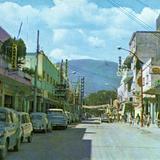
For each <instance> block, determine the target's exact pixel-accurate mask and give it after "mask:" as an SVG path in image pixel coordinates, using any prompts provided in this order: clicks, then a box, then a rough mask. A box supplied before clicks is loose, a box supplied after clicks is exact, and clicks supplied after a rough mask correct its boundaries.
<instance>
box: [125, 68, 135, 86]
mask: <svg viewBox="0 0 160 160" xmlns="http://www.w3.org/2000/svg"><path fill="white" fill-rule="evenodd" d="M132 78H133V71H131V70H126V71H125V72H124V75H123V82H124V83H127V82H128V81H130V80H131V79H132Z"/></svg>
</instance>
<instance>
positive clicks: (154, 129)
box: [135, 124, 160, 135]
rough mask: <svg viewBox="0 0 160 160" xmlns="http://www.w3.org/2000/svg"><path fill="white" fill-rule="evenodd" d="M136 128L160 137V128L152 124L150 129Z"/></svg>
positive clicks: (145, 127)
mask: <svg viewBox="0 0 160 160" xmlns="http://www.w3.org/2000/svg"><path fill="white" fill-rule="evenodd" d="M135 127H137V128H139V129H140V130H143V131H148V132H150V133H152V134H156V135H160V128H158V126H157V125H156V124H151V125H150V126H149V127H147V126H144V127H138V126H135Z"/></svg>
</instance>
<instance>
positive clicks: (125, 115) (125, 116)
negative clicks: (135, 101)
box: [124, 113, 128, 123]
mask: <svg viewBox="0 0 160 160" xmlns="http://www.w3.org/2000/svg"><path fill="white" fill-rule="evenodd" d="M127 118H128V117H127V114H126V113H125V114H124V122H125V123H126V122H127Z"/></svg>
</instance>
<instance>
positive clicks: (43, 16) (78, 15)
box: [0, 0, 160, 61]
mask: <svg viewBox="0 0 160 160" xmlns="http://www.w3.org/2000/svg"><path fill="white" fill-rule="evenodd" d="M53 3H54V5H53V6H52V7H46V6H45V7H44V8H40V9H37V8H34V7H32V6H30V5H24V6H20V5H18V4H16V3H12V2H4V3H0V8H1V10H0V21H1V25H2V27H4V28H5V29H6V30H7V31H8V32H9V33H11V34H12V35H13V36H14V35H17V33H18V28H19V25H20V22H21V21H23V26H22V32H21V37H22V38H23V39H24V40H25V42H26V43H27V48H28V50H29V51H35V50H36V49H35V48H36V31H37V29H39V30H40V44H41V46H43V49H44V51H45V52H46V53H48V55H49V56H51V57H53V58H56V59H62V58H68V59H76V58H92V59H93V58H97V59H112V60H114V61H116V59H117V57H118V56H119V55H118V54H119V53H117V51H116V49H115V47H116V46H117V45H123V46H125V47H127V45H128V41H129V39H130V37H131V35H132V33H133V32H135V31H136V30H145V29H144V28H143V27H142V26H140V25H139V24H137V23H136V22H134V21H133V20H131V19H130V18H129V17H128V16H127V15H125V14H124V13H122V12H121V10H120V9H119V8H116V7H112V8H101V7H99V6H97V4H95V3H93V2H88V1H87V0H53ZM124 9H125V10H127V11H128V12H129V13H132V14H134V15H135V16H137V17H138V18H140V19H141V20H142V21H144V22H145V23H147V24H148V25H150V26H151V27H153V28H155V27H154V26H155V19H156V18H157V16H158V13H160V10H154V9H151V8H144V9H143V10H141V12H139V13H136V12H135V11H133V10H132V9H131V8H124ZM4 17H5V18H4ZM126 54H127V53H126Z"/></svg>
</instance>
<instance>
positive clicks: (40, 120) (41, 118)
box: [30, 112, 50, 133]
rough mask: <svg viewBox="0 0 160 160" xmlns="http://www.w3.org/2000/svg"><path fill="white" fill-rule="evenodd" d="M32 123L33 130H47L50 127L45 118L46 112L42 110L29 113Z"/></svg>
mask: <svg viewBox="0 0 160 160" xmlns="http://www.w3.org/2000/svg"><path fill="white" fill-rule="evenodd" d="M30 117H31V121H32V125H33V131H34V132H36V131H43V132H45V133H46V132H47V130H48V129H49V128H50V127H49V126H50V125H49V124H50V123H49V122H48V119H47V114H46V113H43V112H33V113H31V114H30Z"/></svg>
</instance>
